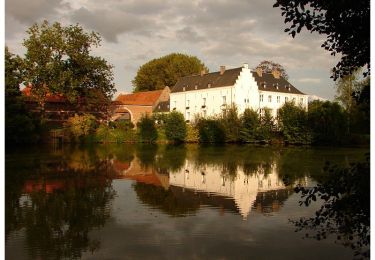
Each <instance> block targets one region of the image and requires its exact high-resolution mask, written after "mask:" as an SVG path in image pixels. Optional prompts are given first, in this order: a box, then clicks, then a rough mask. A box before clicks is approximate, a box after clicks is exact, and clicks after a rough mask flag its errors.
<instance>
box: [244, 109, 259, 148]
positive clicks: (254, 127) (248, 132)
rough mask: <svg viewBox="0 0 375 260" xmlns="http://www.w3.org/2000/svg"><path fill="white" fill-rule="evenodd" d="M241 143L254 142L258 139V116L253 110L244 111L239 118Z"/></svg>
mask: <svg viewBox="0 0 375 260" xmlns="http://www.w3.org/2000/svg"><path fill="white" fill-rule="evenodd" d="M241 126H242V127H241V130H240V140H241V142H254V141H255V140H256V139H257V137H258V131H259V127H260V121H259V115H258V113H257V112H256V111H255V110H252V109H249V108H247V109H245V111H244V112H243V114H242V116H241Z"/></svg>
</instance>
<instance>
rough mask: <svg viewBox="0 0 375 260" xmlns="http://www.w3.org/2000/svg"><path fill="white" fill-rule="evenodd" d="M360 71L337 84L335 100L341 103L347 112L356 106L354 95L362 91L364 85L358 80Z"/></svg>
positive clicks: (345, 77)
mask: <svg viewBox="0 0 375 260" xmlns="http://www.w3.org/2000/svg"><path fill="white" fill-rule="evenodd" d="M358 74H359V71H355V72H353V73H352V74H350V75H346V76H344V77H342V78H340V79H339V80H338V81H337V82H336V85H335V87H336V93H337V94H336V96H335V99H336V100H337V101H339V102H340V103H341V104H342V105H343V106H344V108H345V109H346V110H347V111H349V112H350V111H351V109H352V107H353V105H354V104H355V97H354V93H357V92H359V91H361V89H362V87H363V86H362V84H361V82H360V80H359V79H358V76H359V75H358Z"/></svg>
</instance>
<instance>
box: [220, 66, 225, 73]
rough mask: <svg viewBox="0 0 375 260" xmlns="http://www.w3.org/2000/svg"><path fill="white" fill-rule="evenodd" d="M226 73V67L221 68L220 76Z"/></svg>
mask: <svg viewBox="0 0 375 260" xmlns="http://www.w3.org/2000/svg"><path fill="white" fill-rule="evenodd" d="M224 72H225V66H220V75H223V74H224Z"/></svg>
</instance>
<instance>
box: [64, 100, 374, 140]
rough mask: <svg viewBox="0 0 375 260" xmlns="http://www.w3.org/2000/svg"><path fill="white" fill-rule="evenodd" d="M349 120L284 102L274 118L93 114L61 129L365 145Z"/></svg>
mask: <svg viewBox="0 0 375 260" xmlns="http://www.w3.org/2000/svg"><path fill="white" fill-rule="evenodd" d="M352 117H353V115H352V116H350V115H349V114H348V113H347V112H346V110H345V109H344V108H343V107H342V106H340V105H339V104H338V103H336V102H329V101H325V102H321V101H314V102H312V103H310V105H309V108H308V111H306V110H305V109H303V108H301V107H299V106H296V105H294V104H293V103H285V104H284V106H283V107H282V108H281V109H279V111H278V116H277V118H273V117H272V116H271V113H270V112H269V111H268V110H265V113H264V115H262V116H259V115H258V113H257V112H256V111H254V110H252V109H246V110H245V111H244V113H242V114H239V113H238V111H237V108H236V107H231V108H229V109H228V110H227V111H225V113H222V114H221V115H219V116H216V117H209V118H203V117H199V116H198V117H196V119H195V120H194V121H193V122H189V123H187V122H186V121H185V119H184V116H183V115H182V114H181V113H179V112H176V111H173V112H171V113H168V114H154V115H152V116H149V115H145V116H143V117H142V118H141V119H140V121H139V122H138V124H137V127H135V126H134V124H132V123H131V122H130V121H119V122H109V123H101V124H98V123H97V122H96V121H95V118H94V117H93V116H91V115H83V116H75V117H72V118H71V119H69V120H68V122H67V123H66V124H65V128H64V130H62V131H64V136H65V137H66V139H65V141H68V142H100V143H122V142H134V143H135V142H137V143H138V142H144V143H154V142H168V143H261V144H273V143H280V144H299V145H300V144H335V145H348V144H368V141H369V136H368V129H366V127H362V128H361V127H360V126H358V125H355V123H356V122H358V123H361V122H363V120H357V121H354V122H353V120H350V119H351V118H352ZM353 129H354V130H355V131H353ZM359 130H361V131H359Z"/></svg>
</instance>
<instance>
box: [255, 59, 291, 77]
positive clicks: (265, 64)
mask: <svg viewBox="0 0 375 260" xmlns="http://www.w3.org/2000/svg"><path fill="white" fill-rule="evenodd" d="M258 68H259V69H262V71H263V72H265V73H271V72H272V71H273V70H278V71H280V73H281V76H282V77H283V78H285V79H286V80H288V78H289V76H288V74H287V73H286V71H285V69H284V67H283V66H282V65H280V64H279V63H276V62H273V61H268V60H264V61H262V62H261V63H259V65H258V66H257V67H256V68H255V69H258Z"/></svg>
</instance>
